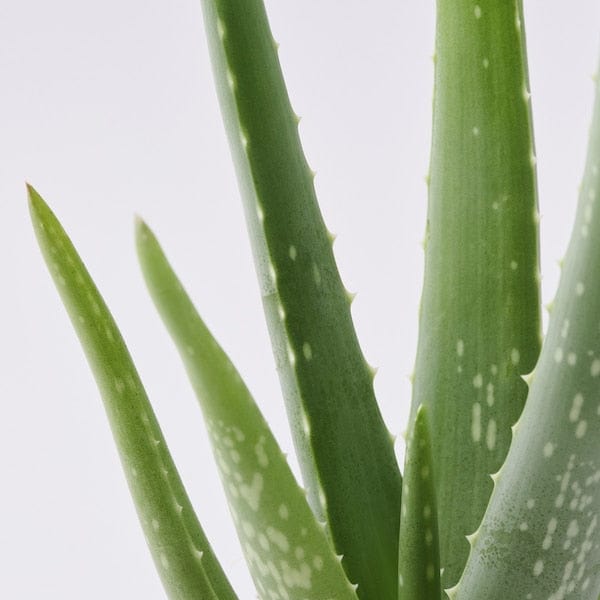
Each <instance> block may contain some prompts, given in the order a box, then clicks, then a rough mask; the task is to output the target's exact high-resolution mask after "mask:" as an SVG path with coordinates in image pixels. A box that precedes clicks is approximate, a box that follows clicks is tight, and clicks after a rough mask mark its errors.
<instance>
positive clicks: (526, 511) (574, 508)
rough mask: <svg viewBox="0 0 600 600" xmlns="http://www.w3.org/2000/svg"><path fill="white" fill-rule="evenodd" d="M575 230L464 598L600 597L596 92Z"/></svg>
mask: <svg viewBox="0 0 600 600" xmlns="http://www.w3.org/2000/svg"><path fill="white" fill-rule="evenodd" d="M594 112H595V114H594V119H593V123H592V129H591V137H590V144H589V148H588V158H587V164H586V169H585V175H584V180H583V185H582V187H581V192H580V197H579V205H578V210H577V216H576V219H575V226H574V229H573V233H572V236H571V242H570V245H569V249H568V252H567V255H566V258H565V261H564V266H563V270H562V275H561V280H560V284H559V288H558V293H557V295H556V300H555V303H554V310H553V312H552V316H551V319H550V325H549V328H548V334H547V336H546V340H545V342H544V346H543V349H542V353H541V356H540V361H539V363H538V365H537V366H536V368H535V372H534V375H533V379H532V382H531V389H530V391H529V396H528V399H527V404H526V405H525V409H524V411H523V415H522V416H521V418H520V419H519V421H518V423H517V425H516V426H515V433H514V440H513V443H512V445H511V448H510V452H509V454H508V457H507V459H506V463H505V464H504V465H503V466H502V469H501V470H500V472H499V473H498V476H497V477H496V479H495V489H494V493H493V495H492V498H491V501H490V505H489V507H488V509H487V511H486V514H485V518H484V520H483V523H482V525H481V527H480V530H479V531H478V533H477V535H476V539H475V541H474V546H473V548H472V551H471V555H470V557H469V561H468V563H467V566H466V569H465V573H464V575H463V576H462V578H461V581H460V583H459V585H458V587H457V589H456V590H455V594H454V597H455V598H459V599H460V600H479V599H480V598H503V600H513V599H514V600H517V599H519V600H520V599H522V598H528V599H529V598H530V599H532V600H538V599H544V600H546V599H551V600H562V599H563V598H577V600H596V599H597V598H598V594H599V593H600V570H599V569H598V565H599V564H600V523H599V519H600V287H599V282H600V205H599V202H600V200H599V199H600V89H598V87H597V88H596V106H595V111H594Z"/></svg>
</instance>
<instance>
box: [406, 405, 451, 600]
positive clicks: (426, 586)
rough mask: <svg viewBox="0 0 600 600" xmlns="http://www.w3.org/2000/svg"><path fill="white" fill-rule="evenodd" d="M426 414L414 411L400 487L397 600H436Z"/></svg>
mask: <svg viewBox="0 0 600 600" xmlns="http://www.w3.org/2000/svg"><path fill="white" fill-rule="evenodd" d="M436 504H437V503H436V498H435V487H434V473H433V464H432V462H431V439H430V437H429V425H428V423H427V412H426V408H425V407H424V406H420V407H419V409H418V410H417V414H416V416H415V420H414V421H413V423H412V430H411V432H410V435H409V437H408V443H407V447H406V459H405V462H404V481H403V484H402V518H401V520H400V552H399V556H400V558H399V561H398V565H399V566H398V569H399V576H398V580H399V587H398V600H440V594H441V587H440V549H439V536H438V523H437V506H436Z"/></svg>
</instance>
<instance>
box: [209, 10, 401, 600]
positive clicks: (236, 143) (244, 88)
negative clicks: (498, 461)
mask: <svg viewBox="0 0 600 600" xmlns="http://www.w3.org/2000/svg"><path fill="white" fill-rule="evenodd" d="M203 7H204V16H205V23H206V29H207V31H208V36H209V41H210V47H211V54H212V58H213V63H214V65H215V75H216V79H217V84H218V89H219V92H220V99H221V104H222V108H223V114H224V117H225V121H226V125H227V127H228V133H229V137H230V146H231V148H232V152H233V155H234V158H235V161H236V166H237V172H238V179H239V183H240V188H241V191H242V196H243V198H244V203H245V211H246V217H247V223H248V228H249V231H250V234H251V239H252V243H253V250H254V255H255V262H256V265H257V270H258V276H259V279H260V284H261V290H262V296H263V303H264V307H265V312H266V316H267V322H268V325H269V330H270V334H271V339H272V343H273V348H274V353H275V357H276V361H277V365H278V369H279V375H280V379H281V382H282V388H283V391H284V396H285V399H286V404H287V409H288V415H289V416H290V422H291V425H292V430H293V435H294V441H295V445H296V449H297V452H298V455H299V461H300V464H301V467H302V473H303V477H304V480H305V483H306V486H307V491H308V496H309V500H310V502H311V506H312V507H313V510H314V511H315V513H316V514H317V516H318V517H319V519H321V520H326V521H327V523H328V525H329V528H330V531H331V536H332V539H333V542H334V545H335V548H336V551H337V552H339V553H341V554H343V555H344V560H343V565H344V567H345V569H346V572H347V573H348V576H349V578H350V580H351V581H352V582H354V583H358V585H359V588H358V593H359V596H360V597H361V598H362V599H363V600H388V599H389V600H395V598H396V593H397V592H396V590H397V556H398V528H399V511H398V506H399V504H400V493H401V478H400V473H399V470H398V466H397V464H396V460H395V456H394V451H393V443H392V439H391V437H390V435H389V433H388V431H387V429H386V427H385V425H384V423H383V420H382V418H381V415H380V412H379V409H378V406H377V403H376V400H375V396H374V393H373V384H372V379H373V374H372V371H371V369H370V368H369V366H368V365H367V364H366V362H365V360H364V358H363V356H362V353H361V350H360V348H359V345H358V342H357V339H356V334H355V331H354V327H353V324H352V318H351V313H350V300H349V297H348V294H347V292H346V290H345V289H344V287H343V285H342V283H341V280H340V276H339V274H338V270H337V267H336V264H335V261H334V256H333V251H332V246H331V244H332V242H331V238H330V235H329V234H328V232H327V230H326V228H325V226H324V224H323V219H322V217H321V213H320V211H319V207H318V204H317V201H316V197H315V191H314V185H313V174H312V172H311V171H310V169H309V168H308V165H307V163H306V160H305V158H304V154H303V152H302V149H301V146H300V140H299V136H298V129H297V124H298V119H297V117H296V115H295V114H294V112H293V111H292V109H291V107H290V102H289V99H288V95H287V92H286V89H285V86H284V82H283V77H282V73H281V68H280V65H279V61H278V58H277V51H276V44H275V42H274V40H273V38H272V35H271V31H270V29H269V25H268V22H267V17H266V15H265V10H264V6H263V2H262V0H244V1H243V2H242V1H241V0H204V1H203Z"/></svg>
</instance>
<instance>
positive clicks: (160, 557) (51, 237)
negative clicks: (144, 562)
mask: <svg viewBox="0 0 600 600" xmlns="http://www.w3.org/2000/svg"><path fill="white" fill-rule="evenodd" d="M28 189H29V200H30V210H31V216H32V221H33V225H34V228H35V232H36V235H37V238H38V242H39V244H40V248H41V250H42V253H43V255H44V258H45V260H46V263H47V265H48V268H49V270H50V273H51V275H52V278H53V279H54V282H55V283H56V287H57V288H58V291H59V293H60V295H61V297H62V300H63V302H64V304H65V307H66V309H67V311H68V313H69V316H70V318H71V321H72V323H73V326H74V328H75V330H76V332H77V335H78V336H79V339H80V341H81V344H82V346H83V349H84V350H85V353H86V356H87V359H88V362H89V364H90V367H91V368H92V371H93V373H94V377H95V378H96V382H97V384H98V387H99V389H100V392H101V394H102V399H103V400H104V406H105V408H106V414H107V415H108V420H109V422H110V426H111V428H112V432H113V436H114V438H115V442H116V444H117V448H118V450H119V455H120V458H121V463H122V465H123V470H124V472H125V476H126V478H127V483H128V484H129V489H130V491H131V494H132V496H133V499H134V502H135V506H136V509H137V512H138V516H139V518H140V522H141V524H142V527H143V529H144V533H145V535H146V540H147V542H148V546H149V548H150V551H151V553H152V557H153V559H154V562H155V564H156V567H157V569H158V572H159V574H160V577H161V579H162V582H163V585H164V587H165V590H166V591H167V594H168V595H169V598H172V599H174V600H199V599H202V600H234V599H235V598H237V597H236V595H235V593H234V592H233V589H232V588H231V586H230V585H229V582H228V581H227V579H226V577H225V575H224V573H223V571H222V570H221V567H220V565H219V563H218V562H217V560H216V558H215V556H214V555H213V552H212V550H211V548H210V545H209V543H208V541H207V539H206V537H205V535H204V532H203V531H202V528H201V526H200V524H199V523H198V520H197V519H196V515H195V513H194V509H193V507H192V505H191V504H190V501H189V499H188V497H187V494H186V492H185V489H184V487H183V485H182V483H181V480H180V478H179V475H178V473H177V470H176V468H175V465H174V464H173V461H172V459H171V455H170V454H169V450H168V448H167V446H166V444H165V440H164V438H163V436H162V433H161V431H160V427H159V426H158V423H157V421H156V418H155V416H154V412H153V411H152V407H151V406H150V403H149V401H148V398H147V396H146V393H145V391H144V388H143V386H142V383H141V381H140V378H139V376H138V374H137V371H136V369H135V367H134V365H133V362H132V360H131V356H130V355H129V352H128V350H127V347H126V346H125V342H124V341H123V338H122V337H121V334H120V333H119V330H118V329H117V326H116V324H115V322H114V320H113V318H112V316H111V314H110V312H109V310H108V308H107V306H106V304H105V303H104V301H103V299H102V297H101V296H100V294H99V292H98V290H97V288H96V286H95V285H94V283H93V281H92V279H91V277H90V275H89V274H88V272H87V270H86V268H85V266H84V265H83V263H82V262H81V259H80V258H79V256H78V254H77V252H76V250H75V248H74V247H73V244H72V243H71V241H70V240H69V238H68V236H67V234H66V233H65V231H64V230H63V228H62V227H61V225H60V223H59V222H58V220H57V219H56V217H55V216H54V214H53V213H52V211H51V210H50V208H48V206H47V205H46V203H45V202H44V201H43V200H42V198H41V197H40V196H39V195H38V194H37V192H36V191H35V190H34V189H33V188H31V187H29V188H28Z"/></svg>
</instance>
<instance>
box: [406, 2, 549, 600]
mask: <svg viewBox="0 0 600 600" xmlns="http://www.w3.org/2000/svg"><path fill="white" fill-rule="evenodd" d="M437 9H438V16H437V37H436V69H435V94H434V119H433V140H432V156H431V173H430V187H429V207H428V227H427V234H426V255H425V281H424V288H423V297H422V306H421V316H420V331H419V346H418V353H417V362H416V372H415V380H414V395H413V418H414V413H415V411H416V408H417V407H418V406H420V405H421V404H424V405H425V406H427V407H428V416H429V418H430V425H431V433H432V436H431V437H432V446H433V462H434V465H435V467H436V473H437V474H438V476H437V478H436V487H437V492H438V511H439V513H438V515H439V526H440V552H441V566H442V569H443V584H444V587H449V586H451V585H453V584H455V583H456V581H457V580H458V578H459V577H460V573H461V571H462V568H463V566H464V563H465V561H466V558H467V555H468V551H469V545H468V543H467V540H466V538H465V536H466V535H468V534H471V533H473V532H474V531H475V529H476V528H477V527H478V525H479V523H480V521H481V518H482V516H483V513H484V511H485V507H486V505H487V503H488V500H489V496H490V494H491V491H492V482H491V480H490V478H489V474H490V473H494V472H496V471H497V470H498V468H499V467H500V465H501V464H502V463H503V461H504V459H505V457H506V453H507V451H508V448H509V445H510V441H511V430H510V427H511V425H513V424H514V423H515V421H516V420H517V418H518V416H519V414H520V413H521V410H522V408H523V404H524V402H525V398H526V395H527V387H526V385H525V384H524V383H523V381H522V380H521V378H520V375H521V374H523V373H528V372H529V371H531V370H532V369H533V367H534V365H535V362H536V359H537V356H538V352H539V346H540V302H539V275H538V256H537V246H538V238H537V221H538V216H537V206H536V184H535V167H534V163H535V160H534V154H533V143H532V131H531V118H530V105H529V92H528V82H527V73H526V59H525V46H524V36H523V29H522V8H521V3H520V1H516V2H497V1H495V0H482V1H480V2H471V1H467V0H458V1H457V0H438V2H437ZM480 597H481V598H483V597H484V596H480Z"/></svg>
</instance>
